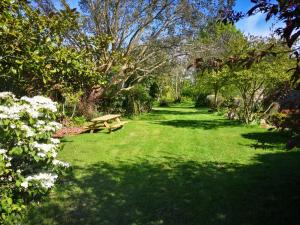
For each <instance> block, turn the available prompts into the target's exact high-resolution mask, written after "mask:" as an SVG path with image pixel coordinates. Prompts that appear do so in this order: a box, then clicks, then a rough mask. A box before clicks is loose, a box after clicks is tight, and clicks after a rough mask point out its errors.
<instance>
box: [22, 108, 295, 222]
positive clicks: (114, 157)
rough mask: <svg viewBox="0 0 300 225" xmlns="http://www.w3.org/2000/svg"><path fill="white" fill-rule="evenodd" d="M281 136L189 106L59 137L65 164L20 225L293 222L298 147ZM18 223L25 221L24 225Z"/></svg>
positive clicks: (61, 155) (158, 110) (159, 111)
mask: <svg viewBox="0 0 300 225" xmlns="http://www.w3.org/2000/svg"><path fill="white" fill-rule="evenodd" d="M286 139H287V136H286V135H285V134H282V133H276V132H267V131H266V130H264V129H262V128H259V127H257V126H244V125H242V124H239V123H238V122H234V121H229V120H226V119H224V118H223V117H221V116H217V115H215V114H211V113H208V112H207V109H201V110H197V109H194V108H190V107H170V108H156V109H155V110H153V112H152V113H150V114H146V115H143V116H140V117H138V118H134V119H132V120H130V121H129V123H128V124H126V126H125V127H124V128H123V129H121V130H118V131H116V132H114V133H112V134H106V133H104V132H100V133H96V134H83V135H79V136H74V137H69V138H66V139H65V142H64V144H65V147H64V150H63V151H62V152H61V153H60V158H61V159H63V160H65V161H68V162H70V163H71V164H72V165H73V169H72V171H71V172H70V173H69V175H68V176H67V177H65V178H64V179H63V180H61V181H60V183H59V184H58V185H57V186H56V188H55V190H54V191H53V192H52V193H51V195H50V197H49V198H48V199H47V200H46V201H45V203H43V204H41V205H39V206H36V207H33V208H32V209H31V211H30V213H29V216H28V220H27V221H26V223H28V224H51V225H54V224H59V225H63V224H91V225H92V224H93V225H94V224H103V225H110V224H111V225H127V224H128V225H129V224H131V225H148V224H149V225H158V224H170V225H173V224H174V225H206V224H207V225H214V224H228V225H235V224H236V225H260V224H266V225H273V224H274V225H275V224H278V225H279V224H282V225H293V224H295V225H296V224H300V214H299V209H300V207H299V206H300V151H299V150H293V151H290V152H287V151H285V150H284V142H285V141H286ZM24 223H25V222H24Z"/></svg>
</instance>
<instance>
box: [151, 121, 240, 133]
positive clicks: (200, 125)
mask: <svg viewBox="0 0 300 225" xmlns="http://www.w3.org/2000/svg"><path fill="white" fill-rule="evenodd" d="M156 123H157V124H160V125H163V126H172V127H177V128H193V129H205V130H208V129H217V128H222V127H235V126H240V125H241V123H240V122H238V121H234V120H227V119H214V120H166V121H158V122H156Z"/></svg>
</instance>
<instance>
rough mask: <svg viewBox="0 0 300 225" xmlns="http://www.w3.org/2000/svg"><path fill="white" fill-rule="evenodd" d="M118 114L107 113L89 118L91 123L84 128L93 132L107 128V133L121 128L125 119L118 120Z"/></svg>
mask: <svg viewBox="0 0 300 225" xmlns="http://www.w3.org/2000/svg"><path fill="white" fill-rule="evenodd" d="M120 118H121V115H120V114H109V115H105V116H101V117H97V118H94V119H92V120H91V123H90V124H89V125H88V126H86V130H87V131H88V130H89V131H90V133H93V132H94V131H95V130H101V129H108V131H109V133H110V132H112V131H114V130H117V129H119V128H122V127H123V126H124V124H126V123H127V122H126V121H121V120H120Z"/></svg>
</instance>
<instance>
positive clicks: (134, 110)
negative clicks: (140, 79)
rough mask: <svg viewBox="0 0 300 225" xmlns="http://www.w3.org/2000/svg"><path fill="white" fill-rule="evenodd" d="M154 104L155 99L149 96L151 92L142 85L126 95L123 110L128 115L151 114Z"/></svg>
mask: <svg viewBox="0 0 300 225" xmlns="http://www.w3.org/2000/svg"><path fill="white" fill-rule="evenodd" d="M152 102H153V98H152V97H151V96H150V95H149V90H148V89H147V88H146V87H144V86H142V85H141V84H140V85H136V86H135V87H134V88H132V89H131V90H130V91H128V92H126V93H125V100H124V102H123V108H124V109H125V110H126V111H125V112H126V114H128V115H139V114H141V113H142V112H149V111H150V110H151V108H152Z"/></svg>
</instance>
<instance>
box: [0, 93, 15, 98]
mask: <svg viewBox="0 0 300 225" xmlns="http://www.w3.org/2000/svg"><path fill="white" fill-rule="evenodd" d="M1 98H2V99H6V98H12V99H15V95H14V94H13V93H11V92H0V99H1Z"/></svg>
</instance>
